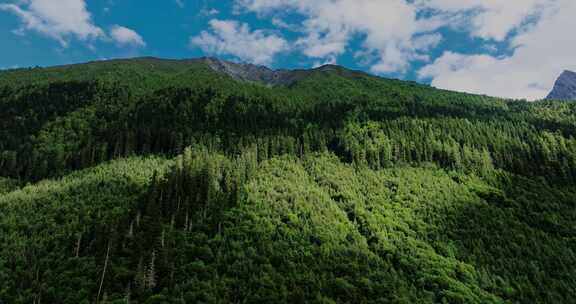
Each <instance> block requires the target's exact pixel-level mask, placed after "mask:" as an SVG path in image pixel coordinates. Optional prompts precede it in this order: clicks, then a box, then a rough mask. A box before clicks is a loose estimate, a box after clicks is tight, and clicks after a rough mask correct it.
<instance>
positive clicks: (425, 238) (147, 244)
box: [0, 58, 576, 304]
mask: <svg viewBox="0 0 576 304" xmlns="http://www.w3.org/2000/svg"><path fill="white" fill-rule="evenodd" d="M292 73H293V75H292V78H293V81H291V82H290V83H288V84H285V85H276V86H270V85H266V84H263V83H259V82H249V81H238V80H235V79H233V78H232V77H230V76H228V75H226V74H223V73H219V72H216V71H214V70H212V69H211V68H210V67H209V65H208V64H206V61H204V60H201V59H198V60H163V59H156V58H137V59H125V60H111V61H102V62H92V63H86V64H78V65H69V66H61V67H50V68H29V69H16V70H9V71H1V72H0V303H2V304H4V303H14V304H20V303H22V304H28V303H34V304H41V303H63V304H77V303H147V304H152V303H179V304H180V303H182V304H183V303H325V304H328V303H576V267H575V265H576V138H575V137H576V102H569V101H555V100H546V101H537V102H527V101H524V100H506V99H501V98H493V97H489V96H480V95H472V94H466V93H459V92H452V91H445V90H440V89H436V88H433V87H430V86H427V85H422V84H418V83H415V82H406V81H400V80H394V79H386V78H379V77H375V76H371V75H368V74H365V73H362V72H356V71H351V70H347V69H345V68H342V67H338V66H328V67H321V68H317V69H312V70H298V71H293V72H292Z"/></svg>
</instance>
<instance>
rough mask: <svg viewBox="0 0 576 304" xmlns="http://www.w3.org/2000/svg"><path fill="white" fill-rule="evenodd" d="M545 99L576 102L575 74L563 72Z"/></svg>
mask: <svg viewBox="0 0 576 304" xmlns="http://www.w3.org/2000/svg"><path fill="white" fill-rule="evenodd" d="M546 99H563V100H576V73H575V72H572V71H568V70H566V71H564V72H563V73H562V74H561V75H560V77H558V79H557V80H556V83H555V84H554V88H553V89H552V92H550V94H549V95H548V97H546Z"/></svg>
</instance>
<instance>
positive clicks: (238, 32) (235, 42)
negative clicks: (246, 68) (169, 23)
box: [190, 19, 288, 64]
mask: <svg viewBox="0 0 576 304" xmlns="http://www.w3.org/2000/svg"><path fill="white" fill-rule="evenodd" d="M210 27H211V31H203V32H202V33H200V35H198V36H196V37H192V38H190V45H191V46H193V47H199V48H201V49H202V50H203V51H204V52H206V53H208V54H214V55H233V56H235V57H237V58H239V59H240V60H243V61H247V62H250V63H255V64H270V63H271V62H272V61H273V59H274V56H275V55H276V54H278V53H280V52H284V51H287V50H288V43H287V42H286V40H284V39H283V38H282V37H280V36H277V35H275V34H272V33H266V32H265V31H262V30H255V31H251V30H250V28H249V27H248V25H247V24H241V23H239V22H236V21H230V20H216V19H214V20H211V21H210Z"/></svg>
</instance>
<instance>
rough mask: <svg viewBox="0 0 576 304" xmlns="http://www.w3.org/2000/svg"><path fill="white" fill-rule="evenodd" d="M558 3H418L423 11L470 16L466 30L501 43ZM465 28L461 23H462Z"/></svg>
mask: <svg viewBox="0 0 576 304" xmlns="http://www.w3.org/2000/svg"><path fill="white" fill-rule="evenodd" d="M555 1H556V0H521V1H504V0H467V1H462V0H417V2H416V4H417V6H419V7H420V8H422V9H433V10H438V11H441V12H443V13H445V14H446V13H448V14H456V15H460V16H462V15H464V16H467V17H468V18H467V19H468V22H466V24H465V26H466V27H468V28H465V30H467V31H469V32H470V33H471V34H472V35H473V36H475V37H480V38H483V39H494V40H497V41H502V40H504V39H505V38H506V36H507V35H508V34H509V33H510V32H511V31H512V30H514V29H516V28H518V27H520V26H522V25H523V24H524V23H525V22H526V19H527V18H529V17H537V15H538V11H539V10H541V9H543V8H545V7H547V6H549V5H551V4H553V3H554V2H555ZM460 25H462V24H460Z"/></svg>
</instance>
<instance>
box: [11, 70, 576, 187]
mask: <svg viewBox="0 0 576 304" xmlns="http://www.w3.org/2000/svg"><path fill="white" fill-rule="evenodd" d="M200 71H201V70H200ZM189 74H190V75H188V74H178V75H179V76H181V78H177V79H178V81H176V80H174V81H172V82H169V83H166V80H165V79H164V78H154V77H150V78H151V79H149V80H148V82H150V83H154V85H152V84H151V85H150V86H149V87H148V88H141V87H139V86H133V84H132V83H131V82H129V81H127V82H121V81H117V80H116V81H108V80H106V81H105V80H98V79H96V80H94V81H91V82H53V83H48V84H38V85H32V86H28V87H19V88H18V89H11V88H10V87H9V86H5V87H4V88H3V89H2V90H1V92H2V94H1V96H2V98H0V103H1V106H2V108H6V109H8V111H5V112H3V113H2V114H0V115H1V116H2V117H0V118H2V119H0V121H1V122H0V124H1V128H0V130H1V131H0V132H1V133H0V135H1V137H2V138H3V140H2V141H0V169H1V170H2V172H3V175H4V176H9V177H12V178H16V179H21V180H22V179H23V180H38V179H41V178H44V177H49V176H57V175H61V174H63V173H65V172H70V171H72V170H75V169H79V168H85V167H89V166H92V165H95V164H98V163H100V162H102V161H105V160H109V159H114V158H119V157H124V156H129V155H134V154H136V155H145V154H150V153H163V154H166V155H172V156H174V155H177V154H178V153H181V152H182V151H183V148H184V147H185V146H188V145H193V144H204V145H206V146H210V147H213V148H216V149H217V150H218V151H222V152H224V153H225V154H228V153H237V152H238V151H240V150H242V149H243V148H244V147H246V146H250V145H257V146H258V150H259V151H261V154H262V155H277V154H291V155H297V156H302V155H304V154H305V153H307V152H310V151H325V150H330V151H333V152H334V153H336V154H337V155H339V156H340V157H342V158H343V159H347V160H349V161H351V160H356V161H359V162H361V163H370V165H371V166H372V167H373V168H377V167H386V166H390V165H392V164H394V163H397V162H402V163H415V164H417V163H422V162H435V163H437V164H439V165H441V166H442V167H446V168H453V169H464V170H467V171H478V172H479V171H482V172H484V171H486V170H489V169H491V168H492V167H495V168H498V169H504V170H508V171H511V172H514V173H518V174H523V175H530V176H544V177H546V178H548V179H552V180H554V181H557V182H561V181H563V182H573V181H574V176H575V171H574V168H575V154H576V152H575V145H576V144H575V139H574V129H575V125H574V120H570V119H567V117H574V115H575V114H574V113H575V112H576V110H575V108H576V107H575V106H574V104H570V103H558V104H557V103H554V102H545V103H535V104H528V103H525V102H524V103H522V102H506V101H503V100H498V99H491V98H488V97H479V96H473V95H466V94H461V93H452V92H446V91H439V90H435V89H432V88H429V87H425V86H421V85H416V84H410V83H403V82H399V81H386V80H381V79H373V78H371V77H368V76H363V77H360V78H358V77H356V78H351V79H347V78H342V77H340V76H337V75H334V74H330V73H325V72H324V73H320V74H318V75H314V76H310V78H309V79H304V80H302V81H301V82H300V83H297V84H295V85H293V86H292V87H290V88H274V89H270V88H266V87H261V86H258V85H253V84H242V83H238V82H234V81H232V80H230V79H226V78H223V77H222V76H219V75H213V74H210V73H207V72H194V73H192V72H191V73H189ZM186 75H188V76H186ZM154 79H155V80H156V81H157V82H154V81H153V80H154ZM186 80H189V81H190V83H187V82H186ZM373 135H377V137H378V138H371V137H372V136H373ZM358 136H360V137H362V136H363V137H368V138H367V139H366V140H363V139H361V138H358ZM354 141H359V142H354ZM369 141H379V142H378V143H376V142H369ZM374 149H383V150H382V151H378V152H377V153H378V154H381V155H379V156H378V157H376V156H375V155H373V154H374V153H376V152H375V151H373V150H374ZM364 154H370V155H369V156H362V155H364ZM267 157H268V156H264V157H263V158H267ZM366 157H368V158H370V159H362V158H366ZM260 158H262V156H261V157H260Z"/></svg>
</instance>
